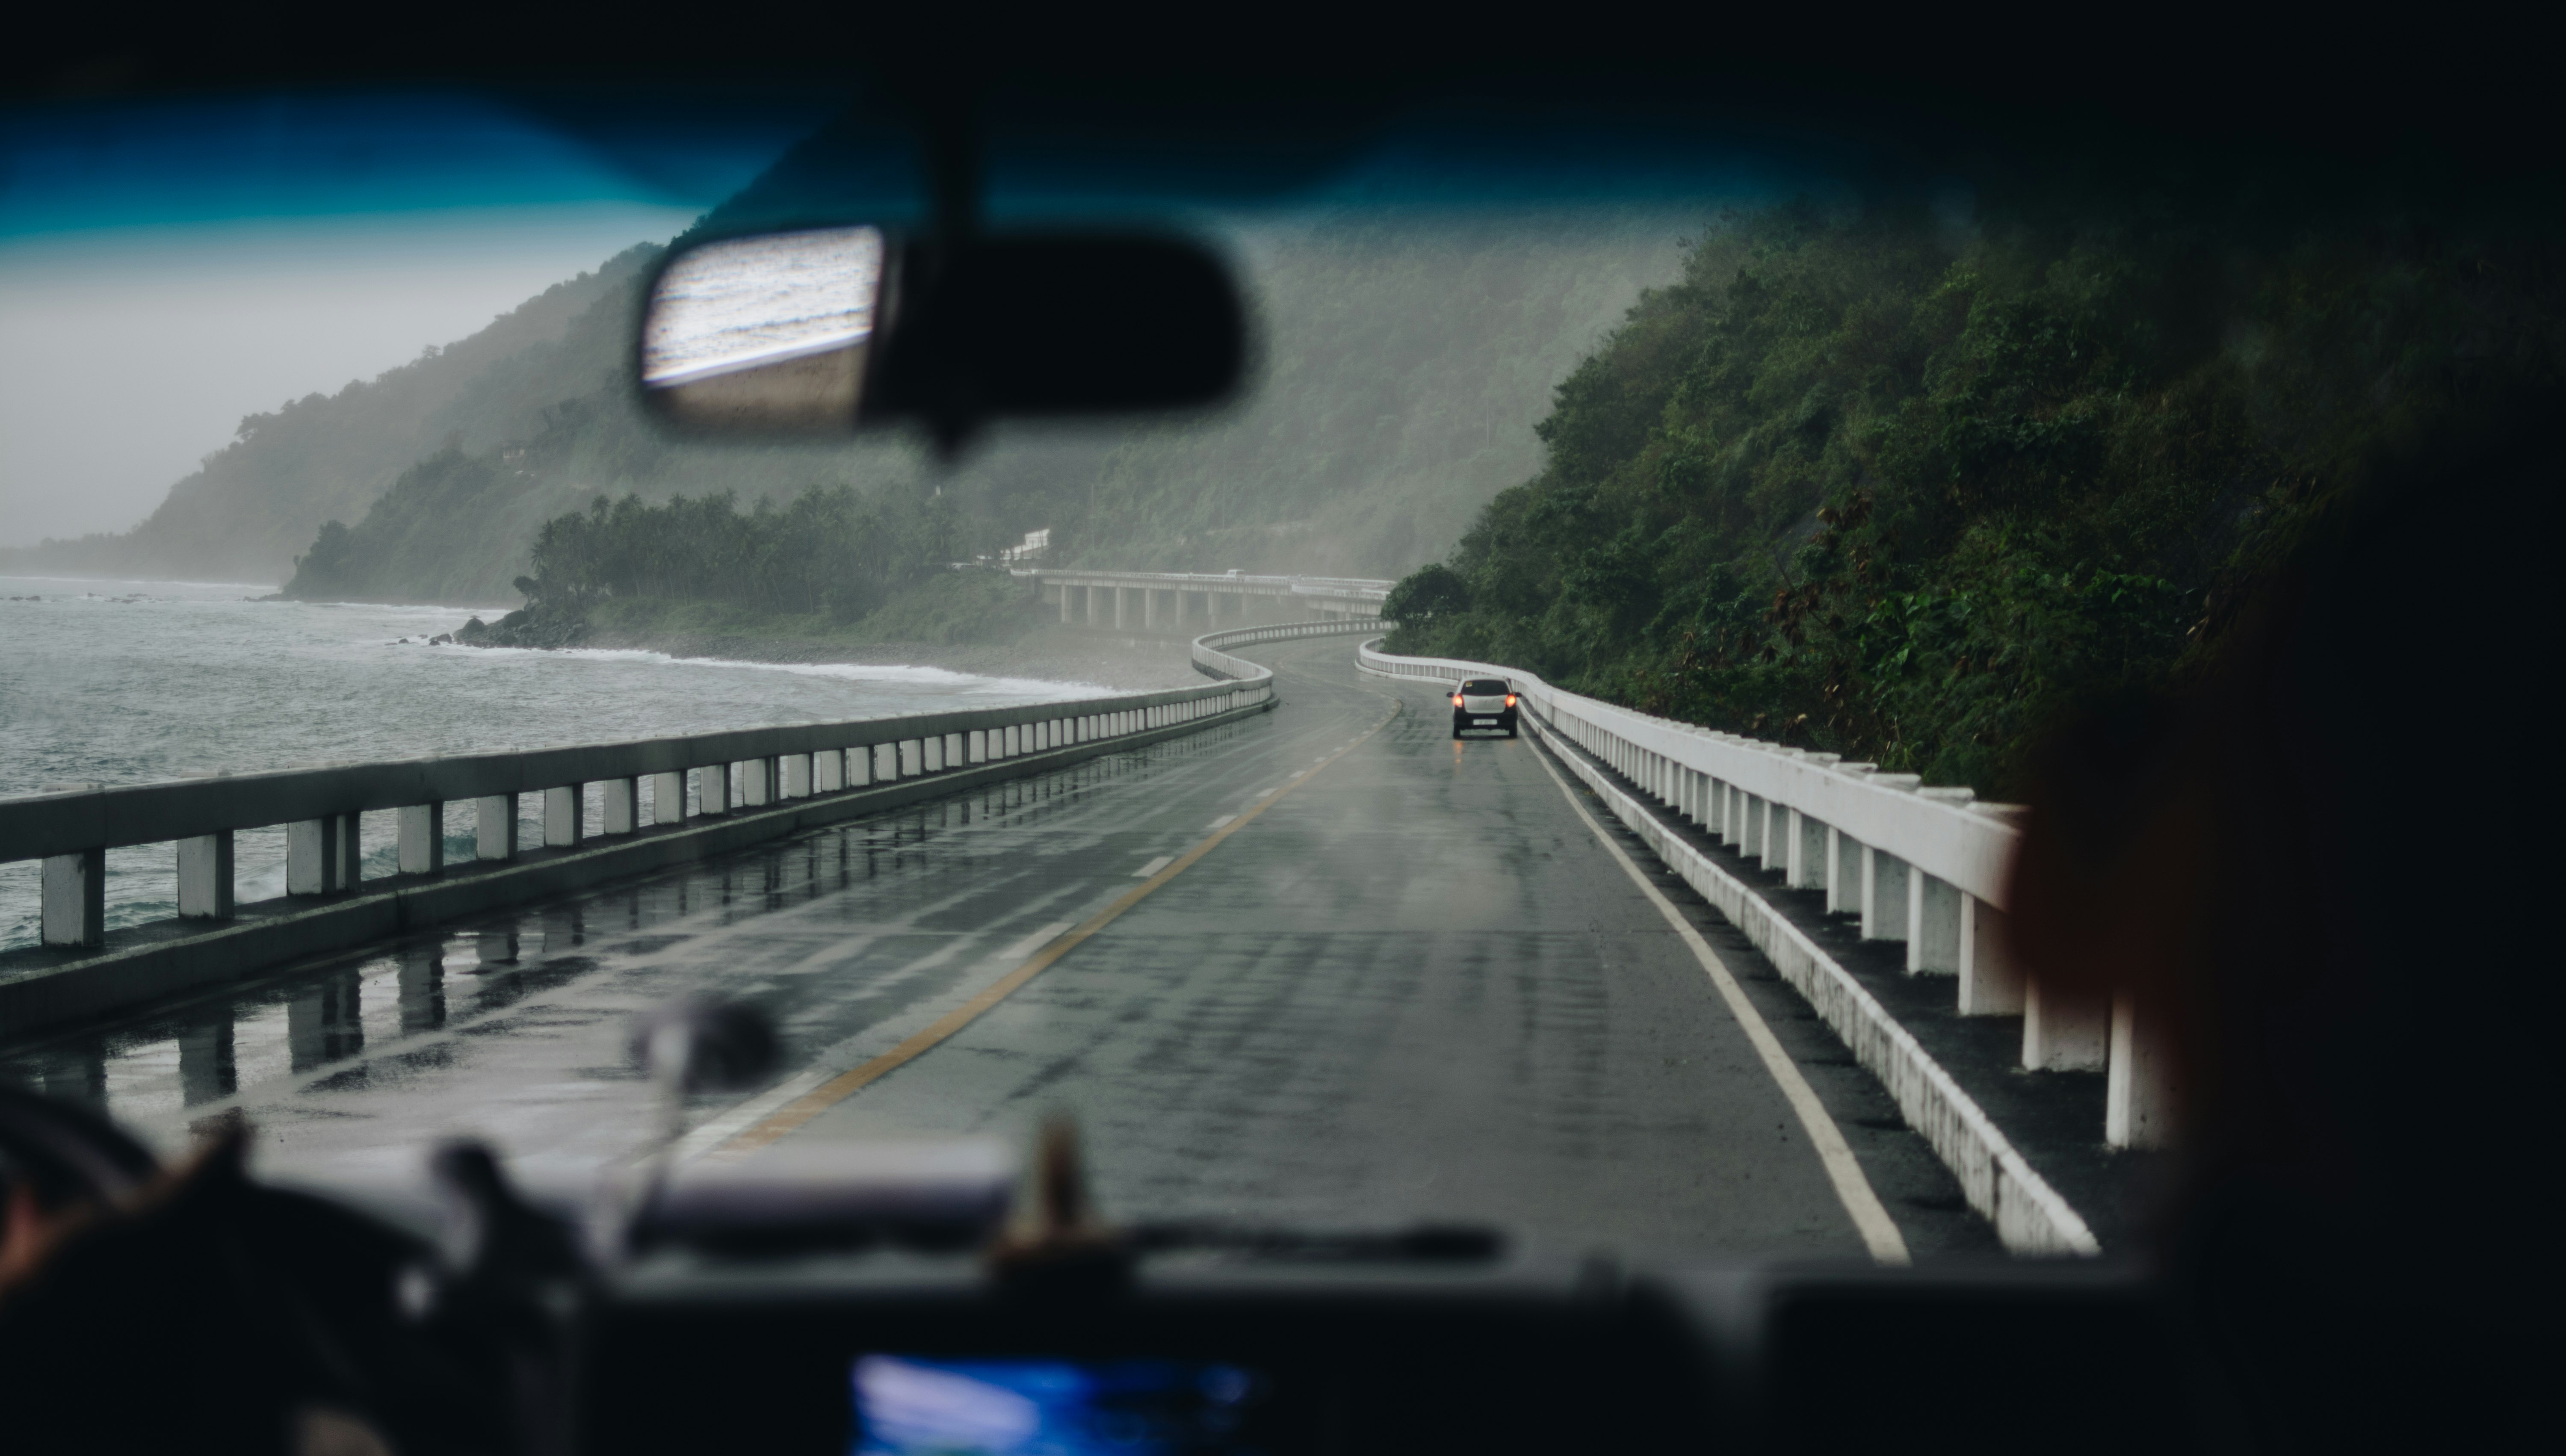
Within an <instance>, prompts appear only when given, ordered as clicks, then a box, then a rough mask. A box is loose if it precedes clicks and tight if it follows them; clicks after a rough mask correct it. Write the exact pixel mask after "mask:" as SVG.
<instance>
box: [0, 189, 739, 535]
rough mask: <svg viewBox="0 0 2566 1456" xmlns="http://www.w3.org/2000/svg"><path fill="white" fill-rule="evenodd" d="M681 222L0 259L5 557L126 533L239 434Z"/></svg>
mask: <svg viewBox="0 0 2566 1456" xmlns="http://www.w3.org/2000/svg"><path fill="white" fill-rule="evenodd" d="M692 217H693V214H692V213H691V212H684V211H680V210H672V209H666V208H653V207H648V206H641V205H619V204H597V205H589V206H585V207H578V208H564V209H517V210H513V211H511V212H509V213H505V214H487V215H480V216H472V217H453V218H446V219H440V220H438V222H437V223H436V224H435V225H432V226H430V225H422V224H420V223H419V222H417V221H415V220H412V221H410V222H409V223H408V224H407V225H405V226H397V227H393V226H377V225H355V226H352V225H347V224H341V225H338V226H335V227H332V228H328V229H320V230H317V231H320V232H322V233H323V234H324V236H319V237H315V236H308V235H306V234H309V233H312V232H314V231H316V230H315V229H310V228H304V229H296V228H292V227H242V228H232V229H224V230H220V231H218V232H217V231H210V230H209V231H206V232H202V233H199V234H197V235H193V236H190V235H186V234H183V233H182V234H179V235H175V236H171V237H167V238H162V239H154V240H150V241H148V242H143V241H139V240H129V239H128V240H120V242H119V244H118V245H116V246H109V247H99V246H95V245H93V246H91V247H89V248H86V249H76V248H67V247H60V246H56V247H47V248H30V247H21V248H17V249H12V250H0V546H26V545H31V544H33V543H35V542H37V541H40V540H42V539H44V538H46V537H49V536H62V537H70V536H80V535H85V534H87V533H89V532H92V531H122V530H124V529H126V528H127V527H129V526H131V525H133V524H134V523H135V522H137V521H139V520H141V519H142V518H143V517H144V516H147V515H149V514H150V513H151V510H152V508H153V507H155V506H157V505H159V504H160V501H161V498H162V497H164V496H166V495H167V494H168V493H169V487H170V485H171V484H172V483H174V482H175V481H177V480H178V479H179V478H180V477H181V476H184V475H186V474H187V473H188V472H189V471H192V470H194V469H195V468H196V463H197V461H198V460H199V459H201V458H202V457H203V456H205V455H207V454H209V453H211V452H212V451H214V450H218V449H220V448H222V446H223V445H225V444H227V443H228V442H229V441H230V440H231V437H232V431H233V429H234V428H235V427H236V426H237V425H238V424H239V423H240V420H241V417H242V416H243V415H247V414H252V413H257V412H260V411H263V410H272V409H274V408H276V407H277V406H278V405H279V404H281V403H283V402H284V401H285V400H287V399H299V398H301V397H302V396H304V395H306V394H309V393H312V392H314V391H316V390H317V391H319V392H321V393H324V394H334V393H337V392H338V391H339V389H340V388H341V387H343V386H345V385H346V384H347V383H348V381H349V380H351V379H358V378H373V377H374V376H375V375H377V374H380V373H382V372H383V371H384V370H385V369H388V368H391V367H392V366H394V365H396V364H406V363H408V362H409V361H410V360H413V359H416V358H417V357H418V355H419V352H420V351H421V350H422V349H424V348H426V347H427V346H429V345H431V344H433V345H444V344H449V343H452V342H453V341H455V340H457V339H461V338H463V337H464V336H466V335H469V334H471V333H473V332H475V331H476V330H478V329H480V328H481V327H482V326H483V325H486V324H488V323H489V322H490V320H491V319H492V318H493V317H495V316H496V315H499V314H503V313H505V312H507V311H508V310H510V309H513V308H515V307H516V306H517V305H519V304H521V303H524V302H525V301H526V300H527V299H528V298H531V297H533V296H534V295H536V294H538V293H541V292H543V291H544V290H545V289H546V288H549V287H551V286H552V285H553V284H556V283H559V282H561V281H562V280H564V279H566V278H571V277H575V276H576V275H578V274H579V273H581V272H583V271H588V270H594V269H595V268H596V267H597V265H598V264H600V263H602V262H604V261H605V260H606V259H608V258H610V257H612V256H613V255H614V254H616V253H617V252H619V251H621V250H623V249H625V248H628V247H631V246H632V245H633V244H635V243H638V242H641V241H642V240H644V239H650V240H653V241H665V240H666V239H667V238H668V237H669V236H670V235H671V234H673V233H675V232H676V231H677V230H678V229H680V228H682V227H684V226H685V225H686V223H687V222H688V221H690V220H692Z"/></svg>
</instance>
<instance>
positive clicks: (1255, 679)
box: [0, 622, 1353, 1031]
mask: <svg viewBox="0 0 2566 1456" xmlns="http://www.w3.org/2000/svg"><path fill="white" fill-rule="evenodd" d="M1309 625H1316V628H1324V630H1353V625H1350V622H1309ZM1262 630H1273V628H1255V630H1247V633H1211V635H1206V638H1201V640H1195V643H1193V656H1195V661H1198V664H1201V671H1206V674H1211V677H1221V682H1206V684H1201V687H1175V689H1159V692H1119V695H1106V697H1080V700H1062V702H1024V705H1011V707H972V710H954V713H903V715H886V718H855V720H845V723H793V725H767V728H734V731H721V733H690V736H674V738H641V741H627V743H590V746H562V749H529V751H508V754H469V756H449V759H408V761H385V764H336V767H313V769H277V772H249V774H215V777H192V779H174V782H159V785H130V787H106V785H82V787H70V790H52V792H39V795H18V797H5V800H0V861H28V858H36V861H41V874H39V894H41V910H39V930H41V946H44V948H52V951H54V956H52V959H44V961H41V964H15V961H28V956H31V951H10V954H8V959H10V961H13V964H10V966H0V982H15V979H26V977H28V974H33V972H44V969H49V966H52V964H72V961H82V959H85V956H88V959H95V956H98V954H100V951H106V954H108V956H111V959H113V956H116V954H118V951H116V948H111V946H108V915H106V869H108V866H106V853H108V851H111V849H133V846H154V844H166V846H169V851H172V853H169V876H172V881H174V884H172V887H174V897H172V894H169V892H166V889H164V892H159V894H156V897H159V899H164V902H166V899H174V905H177V920H174V923H159V925H138V928H133V930H141V933H143V935H141V938H143V941H151V946H143V948H156V951H161V956H159V959H166V954H174V951H182V948H184V938H177V941H172V933H174V930H182V928H184V925H190V923H192V925H195V928H200V930H218V928H223V923H231V920H239V917H241V915H244V912H249V910H251V907H244V905H239V902H236V894H233V836H236V834H241V831H257V828H282V831H285V892H288V894H285V902H272V905H267V907H259V910H257V912H259V915H264V917H275V915H280V912H290V910H293V907H295V905H324V902H334V899H347V897H352V894H354V897H365V894H367V892H375V889H405V892H415V889H420V887H431V884H433V881H438V879H449V876H451V874H475V871H487V869H490V861H518V858H544V856H547V853H572V851H583V849H598V846H606V844H616V841H644V839H651V836H669V834H682V831H685V828H695V826H721V823H731V821H747V818H754V816H759V813H765V810H775V808H793V805H798V803H803V800H811V803H814V805H816V803H821V800H832V797H839V795H855V792H857V790H875V787H883V785H900V782H908V779H934V777H949V774H962V772H970V769H980V767H1003V764H1008V761H1014V759H1032V756H1047V754H1060V751H1075V749H1078V746H1086V743H1109V741H1117V738H1137V736H1153V733H1159V731H1172V728H1183V725H1190V723H1206V720H1216V718H1226V715H1231V713H1237V710H1247V707H1262V705H1268V702H1270V700H1273V674H1270V671H1268V669H1262V666H1257V664H1252V661H1244V659H1234V656H1226V653H1221V651H1219V646H1221V643H1226V640H1237V638H1247V640H1265V638H1262V635H1260V633H1262ZM521 795H539V800H542V816H539V823H542V846H521V844H518V834H521V828H518V826H521V821H518V810H521V805H518V800H521ZM875 797H878V795H875ZM457 805H464V808H467V813H469V816H472V818H469V826H472V834H469V844H472V853H469V858H467V861H462V863H457V866H449V863H446V821H449V813H451V810H454V808H457ZM370 813H387V816H395V826H392V828H395V863H397V871H395V874H378V876H375V879H365V876H362V863H365V861H362V856H360V828H362V816H370ZM590 826H603V834H598V831H596V828H590ZM778 834H785V828H778ZM721 839H723V846H729V841H731V839H739V836H721ZM554 879H560V876H554ZM154 933H156V935H154ZM118 935H128V930H118ZM182 979H184V977H182ZM13 1000H23V997H13ZM13 1020H21V1018H10V1015H0V1031H10V1028H13V1026H10V1023H13Z"/></svg>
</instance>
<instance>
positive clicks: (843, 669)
mask: <svg viewBox="0 0 2566 1456" xmlns="http://www.w3.org/2000/svg"><path fill="white" fill-rule="evenodd" d="M433 650H441V651H454V652H477V653H481V654H483V655H486V656H493V657H499V656H506V657H573V658H580V659H583V660H586V661H592V662H642V663H651V664H660V665H665V666H670V667H739V668H746V669H749V670H751V671H756V672H787V673H791V674H793V675H794V676H796V677H825V678H834V679H836V680H838V681H841V682H911V683H917V684H919V685H921V686H931V687H954V688H957V689H959V690H960V691H962V692H963V693H966V694H968V693H987V694H993V695H994V694H1005V695H1007V696H1009V697H1034V698H1043V697H1075V696H1080V695H1083V694H1088V693H1109V692H1113V691H1115V689H1113V688H1110V687H1105V686H1102V685H1100V684H1097V683H1092V682H1061V681H1057V680H1054V679H1050V678H1040V677H991V676H989V675H987V674H985V673H978V672H958V671H955V670H954V669H952V668H949V667H927V666H921V665H912V664H906V663H878V662H751V661H745V660H741V659H737V658H731V657H679V656H675V655H672V654H670V653H667V652H654V651H650V650H648V649H646V648H641V647H467V646H465V645H463V644H462V643H460V642H452V643H443V644H439V645H438V646H437V647H436V648H434V649H433Z"/></svg>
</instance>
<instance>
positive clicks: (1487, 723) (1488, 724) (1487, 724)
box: [1470, 718, 1497, 728]
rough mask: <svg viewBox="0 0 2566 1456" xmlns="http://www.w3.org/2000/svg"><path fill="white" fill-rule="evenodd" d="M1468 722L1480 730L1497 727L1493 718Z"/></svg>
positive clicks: (1475, 719)
mask: <svg viewBox="0 0 2566 1456" xmlns="http://www.w3.org/2000/svg"><path fill="white" fill-rule="evenodd" d="M1470 721H1471V722H1473V723H1475V724H1477V725H1478V726H1480V727H1482V728H1494V727H1496V726H1497V720H1496V719H1494V718H1473V719H1471V720H1470Z"/></svg>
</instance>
